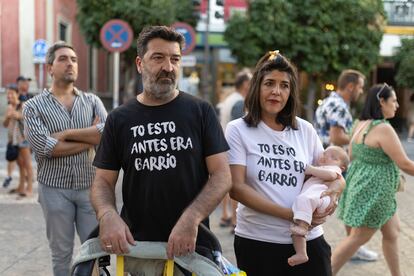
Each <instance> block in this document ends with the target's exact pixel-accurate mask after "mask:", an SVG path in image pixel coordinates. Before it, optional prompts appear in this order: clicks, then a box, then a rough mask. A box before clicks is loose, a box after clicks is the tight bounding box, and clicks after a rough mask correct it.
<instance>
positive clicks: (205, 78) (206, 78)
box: [201, 0, 210, 101]
mask: <svg viewBox="0 0 414 276" xmlns="http://www.w3.org/2000/svg"><path fill="white" fill-rule="evenodd" d="M206 2H207V8H206V14H207V16H206V24H205V30H204V67H203V71H202V78H201V81H202V92H203V94H202V96H203V99H204V100H207V101H209V100H210V99H209V98H210V89H209V88H210V45H209V44H208V37H209V32H210V0H207V1H206Z"/></svg>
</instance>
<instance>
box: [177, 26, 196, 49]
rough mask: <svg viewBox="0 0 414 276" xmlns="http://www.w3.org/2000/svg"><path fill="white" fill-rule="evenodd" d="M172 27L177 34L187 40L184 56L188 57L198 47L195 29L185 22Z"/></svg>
mask: <svg viewBox="0 0 414 276" xmlns="http://www.w3.org/2000/svg"><path fill="white" fill-rule="evenodd" d="M171 27H173V28H174V29H175V30H176V31H177V32H179V33H181V34H182V35H183V36H184V39H185V45H184V48H183V49H182V51H181V52H182V54H183V55H188V54H189V53H191V51H192V50H194V47H195V46H196V33H195V31H194V28H193V27H191V26H190V25H188V24H187V23H184V22H176V23H174V24H173V25H172V26H171Z"/></svg>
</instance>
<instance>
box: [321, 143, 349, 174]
mask: <svg viewBox="0 0 414 276" xmlns="http://www.w3.org/2000/svg"><path fill="white" fill-rule="evenodd" d="M348 164H349V157H348V154H347V153H346V151H345V150H344V149H343V148H341V147H338V146H329V147H327V148H326V149H325V151H324V152H323V153H322V155H321V156H320V157H319V160H318V165H319V166H326V165H331V166H332V165H335V166H338V167H340V168H341V170H342V171H346V169H347V168H348Z"/></svg>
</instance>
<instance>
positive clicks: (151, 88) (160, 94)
mask: <svg viewBox="0 0 414 276" xmlns="http://www.w3.org/2000/svg"><path fill="white" fill-rule="evenodd" d="M164 78H168V79H169V80H166V79H164ZM142 82H143V84H144V90H145V91H146V92H148V93H149V95H150V96H151V97H153V98H154V99H156V100H166V99H169V98H170V97H172V95H174V90H175V88H176V87H177V78H176V75H175V73H174V72H166V71H163V70H162V71H160V72H159V73H158V74H157V75H156V76H153V75H151V73H149V72H148V71H147V70H145V72H144V74H143V75H142Z"/></svg>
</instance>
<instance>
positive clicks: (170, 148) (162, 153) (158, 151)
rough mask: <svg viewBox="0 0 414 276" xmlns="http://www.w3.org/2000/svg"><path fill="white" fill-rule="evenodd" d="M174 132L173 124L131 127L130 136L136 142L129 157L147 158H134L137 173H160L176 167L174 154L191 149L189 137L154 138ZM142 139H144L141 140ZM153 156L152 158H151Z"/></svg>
mask: <svg viewBox="0 0 414 276" xmlns="http://www.w3.org/2000/svg"><path fill="white" fill-rule="evenodd" d="M175 131H176V126H175V123H174V122H172V121H169V122H157V123H149V124H147V125H137V126H134V127H131V132H132V136H133V138H134V139H136V140H137V141H136V142H134V143H133V145H132V148H131V155H133V154H138V155H141V154H143V155H146V156H148V155H149V157H145V158H142V157H136V158H135V169H136V170H137V171H141V170H148V171H153V170H157V171H161V170H165V169H169V168H175V167H176V166H177V159H176V157H175V155H174V154H173V153H174V152H177V151H182V150H188V149H192V148H193V143H192V141H191V138H190V137H187V138H185V137H181V136H171V137H168V138H155V137H159V136H158V135H164V134H167V135H166V136H168V134H173V133H175ZM142 137H145V139H144V140H142ZM151 154H153V156H151Z"/></svg>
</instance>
